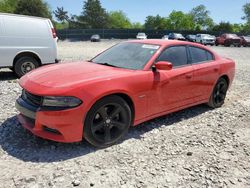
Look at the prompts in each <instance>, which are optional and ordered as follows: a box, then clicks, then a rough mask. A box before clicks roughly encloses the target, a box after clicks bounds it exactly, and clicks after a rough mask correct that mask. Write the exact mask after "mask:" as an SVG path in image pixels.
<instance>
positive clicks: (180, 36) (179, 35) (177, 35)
mask: <svg viewBox="0 0 250 188" xmlns="http://www.w3.org/2000/svg"><path fill="white" fill-rule="evenodd" d="M175 36H176V37H179V38H182V37H183V35H182V34H179V33H177V34H175Z"/></svg>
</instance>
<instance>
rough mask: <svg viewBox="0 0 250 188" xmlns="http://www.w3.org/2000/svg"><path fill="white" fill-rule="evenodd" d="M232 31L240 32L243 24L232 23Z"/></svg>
mask: <svg viewBox="0 0 250 188" xmlns="http://www.w3.org/2000/svg"><path fill="white" fill-rule="evenodd" d="M232 28H233V32H234V33H240V32H241V31H242V30H243V29H244V25H243V24H232Z"/></svg>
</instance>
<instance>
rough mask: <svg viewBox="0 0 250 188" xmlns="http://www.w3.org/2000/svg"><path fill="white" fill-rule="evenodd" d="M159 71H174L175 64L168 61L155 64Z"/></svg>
mask: <svg viewBox="0 0 250 188" xmlns="http://www.w3.org/2000/svg"><path fill="white" fill-rule="evenodd" d="M155 68H156V69H157V70H172V69H173V64H172V63H170V62H168V61H159V62H157V63H156V64H155Z"/></svg>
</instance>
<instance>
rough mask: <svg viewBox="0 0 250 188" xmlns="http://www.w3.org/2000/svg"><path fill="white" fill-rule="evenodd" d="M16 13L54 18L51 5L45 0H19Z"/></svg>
mask: <svg viewBox="0 0 250 188" xmlns="http://www.w3.org/2000/svg"><path fill="white" fill-rule="evenodd" d="M14 13H15V14H22V15H29V16H38V17H43V18H52V15H51V12H50V9H49V6H48V4H47V3H46V2H45V1H43V0H18V1H17V5H16V8H15V11H14Z"/></svg>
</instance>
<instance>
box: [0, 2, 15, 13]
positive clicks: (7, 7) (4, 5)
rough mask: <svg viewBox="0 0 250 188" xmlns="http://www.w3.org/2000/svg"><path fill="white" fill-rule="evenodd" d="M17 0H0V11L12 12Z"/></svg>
mask: <svg viewBox="0 0 250 188" xmlns="http://www.w3.org/2000/svg"><path fill="white" fill-rule="evenodd" d="M16 4H17V0H0V12H5V13H13V12H14V10H15V8H16Z"/></svg>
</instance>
